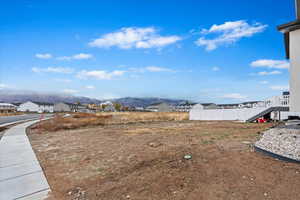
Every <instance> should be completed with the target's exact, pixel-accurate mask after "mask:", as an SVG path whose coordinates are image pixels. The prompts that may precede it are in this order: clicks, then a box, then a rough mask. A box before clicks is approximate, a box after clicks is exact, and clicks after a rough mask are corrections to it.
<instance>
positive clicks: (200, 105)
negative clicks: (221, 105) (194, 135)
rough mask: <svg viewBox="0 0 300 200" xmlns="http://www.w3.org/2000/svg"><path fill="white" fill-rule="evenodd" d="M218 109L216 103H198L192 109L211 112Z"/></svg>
mask: <svg viewBox="0 0 300 200" xmlns="http://www.w3.org/2000/svg"><path fill="white" fill-rule="evenodd" d="M217 108H218V106H217V105H216V104H214V103H198V104H195V105H194V106H193V107H192V109H196V110H209V109H217ZM190 110H191V109H190Z"/></svg>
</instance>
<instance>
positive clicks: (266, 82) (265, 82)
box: [259, 81, 269, 85]
mask: <svg viewBox="0 0 300 200" xmlns="http://www.w3.org/2000/svg"><path fill="white" fill-rule="evenodd" d="M259 83H260V84H264V85H265V84H268V83H269V81H260V82H259Z"/></svg>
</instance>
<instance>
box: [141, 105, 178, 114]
mask: <svg viewBox="0 0 300 200" xmlns="http://www.w3.org/2000/svg"><path fill="white" fill-rule="evenodd" d="M145 110H146V111H150V112H172V111H173V110H174V109H173V107H172V106H171V105H169V104H167V103H155V104H151V105H150V106H147V107H146V109H145Z"/></svg>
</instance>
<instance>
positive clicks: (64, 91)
mask: <svg viewBox="0 0 300 200" xmlns="http://www.w3.org/2000/svg"><path fill="white" fill-rule="evenodd" d="M63 93H66V94H75V93H78V90H74V89H64V90H63Z"/></svg>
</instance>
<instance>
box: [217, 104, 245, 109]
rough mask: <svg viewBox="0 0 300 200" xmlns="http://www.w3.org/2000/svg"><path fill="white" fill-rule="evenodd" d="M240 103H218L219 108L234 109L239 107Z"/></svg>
mask: <svg viewBox="0 0 300 200" xmlns="http://www.w3.org/2000/svg"><path fill="white" fill-rule="evenodd" d="M239 107H240V104H238V103H230V104H218V108H219V109H234V108H239Z"/></svg>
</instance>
